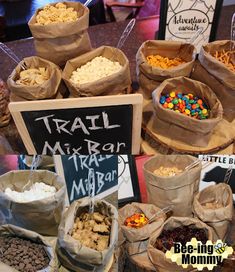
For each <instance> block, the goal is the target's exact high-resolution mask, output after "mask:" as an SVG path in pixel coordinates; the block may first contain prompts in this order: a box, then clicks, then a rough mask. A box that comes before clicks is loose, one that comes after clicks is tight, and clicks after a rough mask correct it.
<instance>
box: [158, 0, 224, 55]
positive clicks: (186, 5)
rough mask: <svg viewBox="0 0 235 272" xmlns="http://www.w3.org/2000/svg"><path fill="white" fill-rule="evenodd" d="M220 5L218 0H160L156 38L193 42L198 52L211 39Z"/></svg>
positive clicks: (220, 2)
mask: <svg viewBox="0 0 235 272" xmlns="http://www.w3.org/2000/svg"><path fill="white" fill-rule="evenodd" d="M218 3H219V4H218ZM221 5H222V1H220V0H217V1H216V0H205V1H204V0H200V1H199V0H162V1H161V16H160V28H159V35H158V38H159V39H164V40H177V41H183V42H191V43H194V45H195V47H196V48H197V52H199V51H200V48H201V47H202V45H204V44H206V43H208V42H209V40H210V39H213V37H212V36H213V35H214V34H215V31H216V29H215V28H216V23H215V22H216V21H218V15H217V13H218V11H219V9H220V7H221ZM212 34H213V35H212ZM191 39H192V40H191Z"/></svg>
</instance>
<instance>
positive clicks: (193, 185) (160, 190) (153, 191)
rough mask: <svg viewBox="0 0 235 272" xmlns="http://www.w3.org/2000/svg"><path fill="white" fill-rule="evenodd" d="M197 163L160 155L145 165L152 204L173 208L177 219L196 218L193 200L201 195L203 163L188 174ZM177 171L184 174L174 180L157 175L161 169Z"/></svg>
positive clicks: (184, 158) (149, 200) (148, 191)
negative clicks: (182, 217) (171, 168)
mask: <svg viewBox="0 0 235 272" xmlns="http://www.w3.org/2000/svg"><path fill="white" fill-rule="evenodd" d="M195 160H196V158H195V157H193V156H189V155H156V156H154V157H152V158H150V159H149V160H148V161H147V162H145V164H144V176H145V182H146V186H147V195H148V203H151V204H154V205H156V206H157V207H159V208H161V209H163V208H165V207H168V206H171V208H172V211H173V215H174V216H188V217H192V205H193V198H194V196H195V195H196V193H197V192H198V191H199V182H200V174H201V169H202V165H201V163H200V164H199V165H197V166H195V167H194V168H192V169H190V170H187V171H186V170H184V169H185V167H186V166H188V165H190V164H191V163H193V162H194V161H195ZM161 166H162V167H176V168H178V169H181V170H183V172H182V173H179V174H177V175H175V176H173V177H163V176H157V175H155V174H154V171H155V170H156V169H158V168H160V167H161Z"/></svg>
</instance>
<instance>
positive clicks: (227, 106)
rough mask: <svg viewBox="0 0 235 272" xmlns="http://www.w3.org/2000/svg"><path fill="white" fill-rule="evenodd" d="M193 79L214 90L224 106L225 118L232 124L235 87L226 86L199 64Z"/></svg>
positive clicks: (194, 70) (193, 73) (234, 110)
mask: <svg viewBox="0 0 235 272" xmlns="http://www.w3.org/2000/svg"><path fill="white" fill-rule="evenodd" d="M191 77H192V79H195V80H198V81H201V82H203V83H204V84H206V85H207V86H209V87H210V88H211V89H212V91H213V92H214V93H215V94H216V96H217V97H218V99H219V101H220V102H221V104H222V106H223V113H224V118H225V119H226V120H228V121H229V122H232V121H233V120H234V119H235V91H234V90H235V87H234V88H233V89H232V88H229V87H228V86H226V85H224V84H223V83H222V82H221V81H220V80H219V79H217V78H215V77H214V76H213V75H212V74H210V73H209V72H208V71H207V70H206V69H205V68H204V67H203V66H202V65H201V64H200V63H199V62H197V63H196V64H195V66H194V69H193V72H192V76H191Z"/></svg>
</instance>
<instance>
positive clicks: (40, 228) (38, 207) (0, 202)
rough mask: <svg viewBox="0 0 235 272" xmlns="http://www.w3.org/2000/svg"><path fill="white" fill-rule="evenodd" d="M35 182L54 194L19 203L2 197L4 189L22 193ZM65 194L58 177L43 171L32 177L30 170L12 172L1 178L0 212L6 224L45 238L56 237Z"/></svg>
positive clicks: (34, 172) (35, 173)
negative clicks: (46, 185)
mask: <svg viewBox="0 0 235 272" xmlns="http://www.w3.org/2000/svg"><path fill="white" fill-rule="evenodd" d="M29 176H30V183H29ZM36 182H43V183H46V184H48V185H52V186H55V187H56V189H57V192H56V193H55V195H54V197H51V198H45V199H42V200H36V201H31V202H27V203H19V202H16V201H14V199H11V198H9V197H8V196H7V195H6V194H5V193H4V191H5V189H6V188H7V187H8V188H11V189H12V190H15V191H19V192H20V191H22V189H23V188H24V187H25V188H24V190H28V189H29V187H30V186H31V183H36ZM26 184H27V185H26ZM65 192H66V188H65V184H64V182H63V180H62V179H61V178H60V177H59V176H58V175H57V174H55V173H53V172H50V171H46V170H37V171H33V174H30V170H18V171H17V170H15V171H10V172H8V173H6V174H4V175H2V176H0V210H1V212H2V213H3V214H4V218H5V220H6V222H5V223H7V224H13V225H16V226H19V227H22V228H26V229H28V230H32V231H36V232H38V233H40V234H44V235H57V232H58V226H59V223H60V219H61V213H62V211H63V207H64V199H65Z"/></svg>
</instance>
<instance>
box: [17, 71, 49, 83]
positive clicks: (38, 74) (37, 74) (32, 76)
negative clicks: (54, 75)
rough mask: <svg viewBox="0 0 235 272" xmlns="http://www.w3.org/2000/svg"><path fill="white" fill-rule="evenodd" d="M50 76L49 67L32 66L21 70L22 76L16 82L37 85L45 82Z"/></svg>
mask: <svg viewBox="0 0 235 272" xmlns="http://www.w3.org/2000/svg"><path fill="white" fill-rule="evenodd" d="M49 77H50V75H49V71H48V69H47V68H43V67H39V68H30V69H27V70H23V71H21V72H20V78H19V79H18V80H16V84H19V85H27V86H36V85H40V84H43V83H44V82H45V81H47V80H48V79H49Z"/></svg>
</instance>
